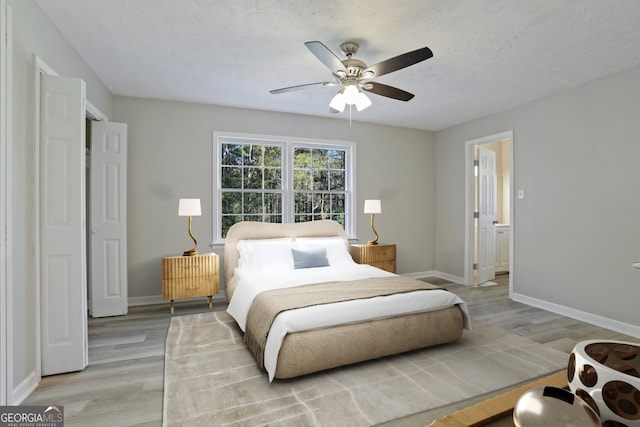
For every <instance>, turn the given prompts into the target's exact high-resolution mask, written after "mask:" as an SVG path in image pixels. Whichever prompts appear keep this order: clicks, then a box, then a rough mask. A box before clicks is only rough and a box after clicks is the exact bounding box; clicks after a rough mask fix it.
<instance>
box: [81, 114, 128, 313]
mask: <svg viewBox="0 0 640 427" xmlns="http://www.w3.org/2000/svg"><path fill="white" fill-rule="evenodd" d="M90 182H91V191H90V192H89V194H90V196H89V197H90V198H91V203H90V204H91V209H90V211H91V213H90V219H89V222H90V229H91V233H90V245H91V252H90V259H91V263H90V266H91V275H90V280H91V316H92V317H106V316H119V315H123V314H127V307H128V304H127V125H126V124H125V123H111V122H91V178H90Z"/></svg>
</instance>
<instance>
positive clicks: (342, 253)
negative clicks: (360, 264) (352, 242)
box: [294, 236, 355, 266]
mask: <svg viewBox="0 0 640 427" xmlns="http://www.w3.org/2000/svg"><path fill="white" fill-rule="evenodd" d="M294 248H295V249H299V250H310V249H318V248H325V249H326V250H327V258H328V260H329V265H331V266H336V265H349V264H355V262H354V261H353V258H352V257H351V254H349V251H348V250H347V245H346V243H345V241H344V239H343V238H342V237H340V236H335V237H298V238H296V242H295V246H294Z"/></svg>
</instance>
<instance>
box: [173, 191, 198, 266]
mask: <svg viewBox="0 0 640 427" xmlns="http://www.w3.org/2000/svg"><path fill="white" fill-rule="evenodd" d="M200 215H202V211H201V210H200V199H180V201H179V202H178V216H186V217H189V236H191V238H192V239H193V243H194V244H193V248H191V249H189V250H188V251H184V253H183V254H182V255H184V256H195V255H198V251H197V250H196V248H197V247H198V241H197V240H196V238H195V237H194V236H193V233H192V232H191V217H192V216H200Z"/></svg>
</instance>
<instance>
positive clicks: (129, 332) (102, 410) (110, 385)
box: [22, 275, 639, 427]
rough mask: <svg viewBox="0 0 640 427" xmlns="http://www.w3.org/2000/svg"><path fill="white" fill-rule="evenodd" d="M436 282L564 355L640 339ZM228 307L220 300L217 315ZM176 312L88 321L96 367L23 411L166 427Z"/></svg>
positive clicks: (490, 292)
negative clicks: (167, 361) (167, 354)
mask: <svg viewBox="0 0 640 427" xmlns="http://www.w3.org/2000/svg"><path fill="white" fill-rule="evenodd" d="M428 280H429V281H430V282H432V283H435V284H437V285H442V286H444V287H446V288H447V289H448V290H450V291H451V292H454V293H456V294H458V295H460V296H461V297H462V298H463V299H464V300H465V301H466V302H467V304H468V307H469V312H470V314H471V316H472V317H473V318H474V319H476V320H480V321H482V322H485V323H488V324H492V325H494V326H497V327H500V328H503V329H506V330H508V331H511V332H513V333H516V334H518V335H522V336H525V337H528V338H530V339H533V340H534V341H537V342H540V343H542V344H547V345H550V346H552V347H554V348H557V349H560V350H562V351H565V352H567V353H568V352H570V351H571V349H572V348H573V346H574V345H575V344H576V343H577V342H579V341H582V340H585V339H594V338H602V339H618V340H624V341H632V342H638V341H639V340H638V339H635V338H632V337H629V336H625V335H622V334H619V333H616V332H612V331H609V330H606V329H603V328H599V327H596V326H593V325H589V324H586V323H584V322H580V321H577V320H573V319H568V318H566V317H563V316H559V315H556V314H552V313H548V312H546V311H543V310H540V309H536V308H533V307H529V306H526V305H524V304H520V303H516V302H513V301H511V300H509V298H508V275H501V276H498V277H497V279H496V282H498V285H495V286H488V287H477V288H471V287H466V286H462V285H456V284H454V283H451V282H447V281H443V280H441V279H435V278H429V279H428ZM225 308H226V306H225V305H224V304H223V303H222V302H221V301H220V300H218V301H217V302H215V303H214V310H224V309H225ZM206 310H207V305H206V303H205V299H203V300H202V301H194V302H192V301H189V302H182V303H176V313H175V315H184V314H191V313H196V312H201V311H206ZM170 320H171V315H170V313H169V306H168V304H167V305H153V306H144V307H131V308H130V310H129V314H128V315H126V316H121V317H110V318H102V319H89V366H88V367H87V368H86V369H85V370H83V371H81V372H75V373H69V374H61V375H54V376H50V377H45V378H43V379H42V382H41V383H40V385H39V387H38V388H37V389H36V390H35V391H34V392H33V393H32V394H31V396H29V397H28V398H27V400H25V401H24V402H23V403H22V404H23V405H54V404H55V405H63V406H64V412H65V425H66V426H92V427H94V426H133V425H135V426H159V425H161V424H162V392H163V374H164V347H165V339H166V335H167V330H168V327H169V323H170Z"/></svg>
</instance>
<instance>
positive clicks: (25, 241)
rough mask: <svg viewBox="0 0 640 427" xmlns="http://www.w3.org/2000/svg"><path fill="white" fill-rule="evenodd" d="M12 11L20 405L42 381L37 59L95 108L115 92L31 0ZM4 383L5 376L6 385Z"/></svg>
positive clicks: (14, 384)
mask: <svg viewBox="0 0 640 427" xmlns="http://www.w3.org/2000/svg"><path fill="white" fill-rule="evenodd" d="M7 4H8V5H9V6H10V7H11V9H12V12H13V58H12V60H13V99H12V100H10V102H11V107H12V111H13V122H12V132H13V138H12V140H11V141H9V144H10V151H11V153H12V158H11V159H10V160H9V163H10V165H11V170H10V171H9V173H10V174H11V183H12V188H11V194H12V196H13V199H12V200H9V201H8V204H9V206H10V209H11V214H12V221H13V222H12V224H11V238H12V242H13V247H12V250H13V251H12V253H11V254H9V262H10V263H11V268H12V273H13V277H12V283H8V287H9V288H10V294H11V295H12V301H11V302H10V304H11V307H12V314H13V317H12V319H11V324H12V325H11V326H12V333H11V337H12V341H11V342H10V343H9V352H10V354H9V363H10V364H11V377H10V384H8V385H7V388H8V389H9V396H8V400H9V402H10V403H11V402H13V403H14V404H15V403H19V402H20V401H21V400H22V399H23V398H24V397H26V396H27V395H28V394H29V393H30V391H31V388H33V387H35V386H36V385H37V381H38V380H39V378H38V374H39V363H40V361H39V360H38V358H37V346H36V344H37V339H38V337H37V319H38V317H37V312H36V310H37V307H38V306H37V288H36V276H35V271H36V270H35V269H36V266H35V265H34V263H33V260H34V251H35V247H34V242H35V219H34V218H35V217H34V212H33V203H34V194H35V193H34V174H35V170H34V167H35V166H34V165H35V163H34V152H35V151H34V149H35V148H34V147H35V146H34V139H35V136H34V73H33V62H32V56H33V55H34V54H35V55H37V56H39V57H40V58H42V59H43V60H44V61H45V62H46V63H47V64H48V65H49V66H51V67H52V68H53V69H55V70H56V71H57V72H58V73H59V74H61V75H68V76H73V77H80V78H82V79H84V80H85V81H86V83H87V93H88V96H89V99H90V100H91V101H92V103H93V104H94V105H96V106H97V107H98V108H99V109H101V110H102V112H103V113H105V114H111V94H110V93H109V91H108V90H107V89H106V87H105V86H104V85H103V84H102V83H101V82H100V80H99V79H98V78H97V77H96V75H95V74H94V73H93V71H91V70H90V69H89V67H88V66H87V65H86V64H85V63H84V62H83V61H82V59H81V58H80V57H79V56H78V55H77V53H76V52H75V50H73V49H72V48H71V46H70V45H68V43H67V42H66V41H65V40H64V39H63V38H62V36H61V35H60V34H59V32H58V31H57V30H56V29H55V27H53V25H52V24H51V23H50V21H49V20H48V19H47V18H46V17H45V16H44V15H43V14H42V12H41V11H40V9H39V8H38V7H37V6H36V5H35V4H34V3H33V2H32V1H31V0H9V1H8V2H7ZM4 380H5V379H4V378H3V381H4Z"/></svg>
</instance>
